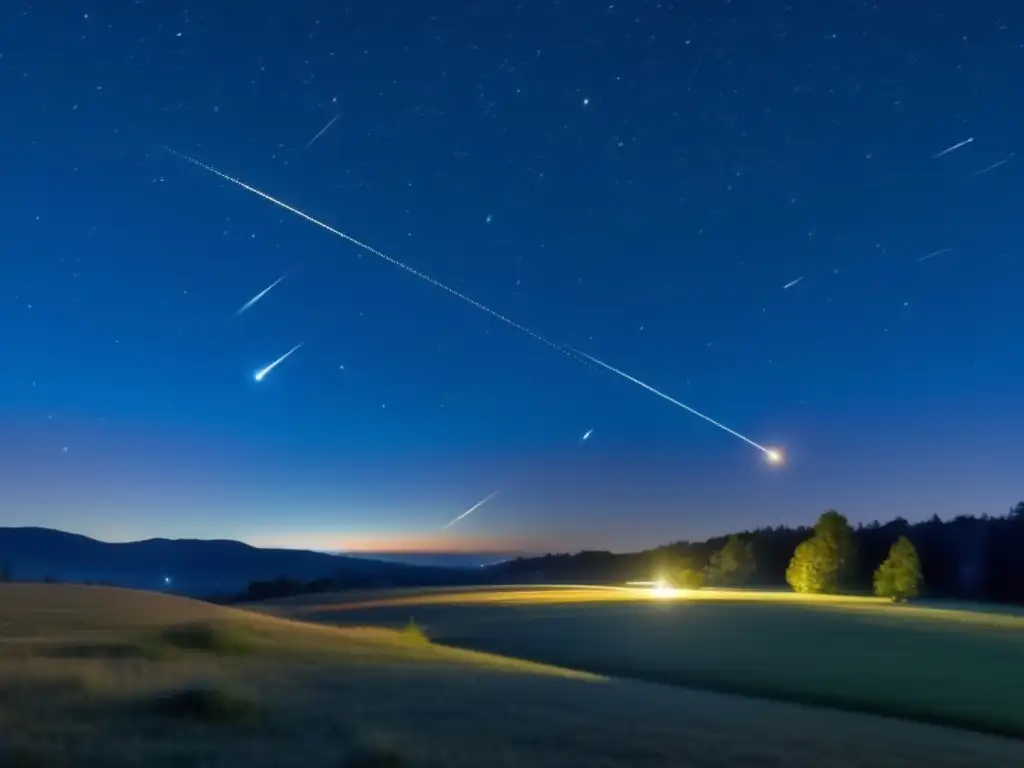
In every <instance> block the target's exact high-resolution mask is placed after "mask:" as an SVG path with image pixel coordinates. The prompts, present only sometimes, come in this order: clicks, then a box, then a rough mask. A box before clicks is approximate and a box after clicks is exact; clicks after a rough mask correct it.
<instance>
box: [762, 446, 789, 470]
mask: <svg viewBox="0 0 1024 768" xmlns="http://www.w3.org/2000/svg"><path fill="white" fill-rule="evenodd" d="M764 457H765V459H766V460H767V462H768V463H769V464H775V465H776V466H777V465H779V464H783V463H785V461H786V455H785V454H784V453H783V452H782V451H781V450H779V449H778V448H769V449H768V450H767V451H765V452H764Z"/></svg>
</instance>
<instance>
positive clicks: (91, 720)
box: [0, 584, 1024, 768]
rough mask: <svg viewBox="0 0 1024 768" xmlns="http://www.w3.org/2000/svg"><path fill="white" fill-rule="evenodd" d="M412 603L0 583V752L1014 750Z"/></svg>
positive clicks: (508, 757) (868, 754)
mask: <svg viewBox="0 0 1024 768" xmlns="http://www.w3.org/2000/svg"><path fill="white" fill-rule="evenodd" d="M582 592H586V591H585V590H582V591H581V593H582ZM453 595H454V593H450V594H449V597H451V596H453ZM410 597H415V596H410ZM419 597H420V598H421V599H422V598H423V597H424V595H420V596H419ZM478 597H480V598H484V597H486V593H483V592H481V593H478ZM492 597H493V594H492ZM623 605H626V604H625V603H623ZM626 607H628V605H626ZM665 607H667V606H665ZM449 609H450V607H449ZM420 610H421V609H420V608H416V609H415V611H416V620H415V621H410V619H409V616H410V611H409V608H408V607H403V608H401V609H400V613H401V614H402V616H401V618H400V619H399V620H397V621H396V626H397V627H402V628H403V629H399V630H397V631H392V630H386V629H366V628H359V627H347V628H335V627H328V626H316V625H309V624H304V623H299V622H294V621H289V620H286V619H281V618H276V617H272V616H266V615H257V614H253V613H250V612H247V611H240V610H232V609H223V608H218V607H215V606H212V605H208V604H204V603H200V602H194V601H189V600H182V599H177V598H172V597H167V596H161V595H155V594H147V593H139V592H131V591H127V590H118V589H105V588H90V587H68V586H45V585H20V584H18V585H4V586H0V765H4V766H15V767H18V766H35V768H53V767H56V766H87V765H88V766H94V765H95V766H104V767H108V766H109V767H110V768H128V767H129V766H139V767H141V766H147V768H148V767H149V766H157V767H160V766H168V767H170V766H191V765H203V766H214V767H220V766H224V767H225V768H226V767H227V766H231V767H232V768H236V767H237V766H239V765H244V766H247V768H263V767H264V766H291V765H295V766H304V767H305V766H312V767H313V768H318V767H319V766H324V767H327V766H332V767H333V768H346V767H347V768H356V766H363V767H364V768H374V767H376V768H381V766H399V767H400V766H424V767H426V766H434V767H436V768H441V767H442V766H443V767H446V768H459V767H460V766H466V767H467V768H468V766H473V767H474V768H477V767H478V766H482V765H486V766H496V767H499V768H500V767H501V766H522V765H531V766H566V767H568V766H574V767H575V766H579V765H587V766H679V765H687V766H696V767H697V768H702V767H707V768H719V767H721V768H725V766H730V768H731V767H732V766H737V765H747V764H756V765H759V766H773V765H775V766H780V767H781V766H786V767H787V768H789V767H791V766H820V765H829V766H854V765H865V764H869V765H872V766H887V765H893V766H897V765H899V766H911V765H919V764H921V762H922V761H925V762H927V763H928V764H930V765H935V766H958V765H971V766H975V765H1003V764H1005V765H1010V764H1024V745H1021V744H1019V743H1016V742H1012V741H1007V740H1001V739H996V738H991V737H984V736H979V735H976V734H969V733H964V732H957V731H949V730H943V729H937V728H932V727H928V726H919V725H913V724H907V723H899V722H895V721H886V720H877V719H873V718H868V717H861V716H855V715H849V714H843V713H836V712H828V711H814V710H809V709H805V708H800V707H792V706H787V705H783V704H776V703H770V702H762V701H755V700H746V699H741V698H732V697H722V696H717V695H714V694H707V693H696V692H690V691H685V690H681V689H673V688H670V687H665V686H652V685H648V684H644V683H629V682H616V681H611V680H607V679H604V678H601V677H597V676H594V675H587V674H581V673H575V672H571V671H568V670H566V669H562V668H557V667H547V666H542V665H539V664H532V663H528V662H520V661H515V660H511V659H506V658H502V657H496V656H491V655H486V654H481V653H475V652H471V651H460V650H456V649H450V648H445V647H442V646H439V645H437V644H435V643H434V642H431V633H432V628H431V626H430V625H429V624H427V623H426V622H423V621H421V620H420V616H419V614H420ZM531 610H532V609H531ZM487 615H488V614H486V613H484V614H483V616H484V621H489V619H487V618H486V617H487ZM482 628H483V627H482V626H481V627H480V629H482ZM504 628H507V627H505V625H503V624H498V625H495V626H493V627H492V631H493V632H498V633H500V632H501V631H502V630H503V629H504ZM589 628H590V630H591V631H593V630H595V629H596V628H595V627H594V626H592V625H590V627H589ZM548 629H552V627H550V626H549V627H548ZM586 629H587V626H586V625H585V626H584V630H585V631H586ZM564 631H565V630H564V629H563V632H564ZM585 639H588V640H595V639H598V638H595V637H590V638H585ZM584 644H585V643H581V642H576V647H577V648H580V647H582V646H583V645H584ZM595 647H596V645H595Z"/></svg>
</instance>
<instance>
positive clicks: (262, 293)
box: [235, 275, 286, 317]
mask: <svg viewBox="0 0 1024 768" xmlns="http://www.w3.org/2000/svg"><path fill="white" fill-rule="evenodd" d="M285 277H286V275H281V276H280V277H279V278H277V280H275V281H274V282H272V283H271V284H270V285H268V286H267V287H266V288H264V289H263V290H262V291H260V292H259V293H257V294H256V295H255V296H253V297H252V298H251V299H249V300H248V301H247V302H245V304H243V305H242V306H241V307H239V309H238V311H237V312H235V317H238V315H240V314H242V313H243V312H245V310H247V309H249V307H251V306H252V305H253V304H255V303H256V302H258V301H259V300H260V299H262V298H263V297H264V296H266V295H267V294H268V293H270V292H271V291H272V290H274V288H276V287H277V284H278V283H280V282H281V281H282V280H284V279H285Z"/></svg>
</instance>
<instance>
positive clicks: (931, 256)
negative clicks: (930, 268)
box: [914, 248, 953, 264]
mask: <svg viewBox="0 0 1024 768" xmlns="http://www.w3.org/2000/svg"><path fill="white" fill-rule="evenodd" d="M952 250H953V249H952V248H939V250H937V251H932V252H931V253H926V254H925V255H924V256H920V257H918V258H916V259H914V263H915V264H920V263H921V262H922V261H928V259H934V258H935V257H936V256H941V255H942V254H944V253H949V252H950V251H952Z"/></svg>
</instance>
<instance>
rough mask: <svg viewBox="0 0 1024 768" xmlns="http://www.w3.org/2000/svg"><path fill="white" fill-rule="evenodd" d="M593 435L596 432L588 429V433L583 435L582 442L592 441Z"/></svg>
mask: <svg viewBox="0 0 1024 768" xmlns="http://www.w3.org/2000/svg"><path fill="white" fill-rule="evenodd" d="M592 434H594V430H592V429H588V430H587V431H586V432H584V433H583V437H581V438H580V442H581V443H585V442H586V441H587V440H589V439H590V436H591V435H592Z"/></svg>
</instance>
